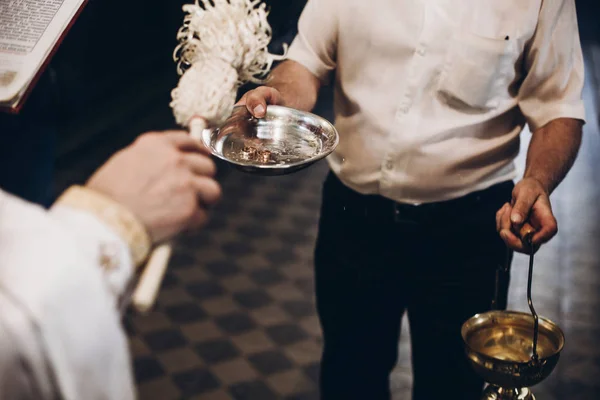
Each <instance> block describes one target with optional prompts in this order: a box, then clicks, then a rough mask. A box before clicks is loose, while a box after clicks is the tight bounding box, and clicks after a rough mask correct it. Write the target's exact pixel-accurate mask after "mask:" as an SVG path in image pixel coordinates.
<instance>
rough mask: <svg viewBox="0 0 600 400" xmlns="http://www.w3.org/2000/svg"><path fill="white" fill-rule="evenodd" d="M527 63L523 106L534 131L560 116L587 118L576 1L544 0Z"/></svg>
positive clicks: (520, 99) (531, 41)
mask: <svg viewBox="0 0 600 400" xmlns="http://www.w3.org/2000/svg"><path fill="white" fill-rule="evenodd" d="M524 63H525V74H526V75H525V79H524V80H523V83H522V85H521V88H520V90H519V107H520V109H521V111H522V113H523V115H524V116H525V118H526V120H527V123H528V125H529V127H530V129H531V131H535V130H536V129H538V128H540V127H542V126H544V125H546V124H547V123H548V122H550V121H552V120H554V119H557V118H573V119H578V120H582V121H584V120H585V108H584V104H583V99H582V91H583V84H584V63H583V55H582V51H581V43H580V40H579V31H578V25H577V15H576V11H575V2H574V0H552V1H550V0H543V3H542V6H541V8H540V15H539V18H538V26H537V29H536V32H535V34H534V36H533V38H532V39H531V40H530V42H529V44H528V46H527V48H526V51H525V55H524Z"/></svg>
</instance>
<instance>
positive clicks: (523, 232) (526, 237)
mask: <svg viewBox="0 0 600 400" xmlns="http://www.w3.org/2000/svg"><path fill="white" fill-rule="evenodd" d="M534 234H535V228H534V227H533V226H531V224H529V223H528V222H525V223H524V224H523V226H522V227H521V229H520V230H519V237H520V238H521V240H522V241H523V242H524V243H526V244H529V243H530V242H531V239H532V238H533V235H534Z"/></svg>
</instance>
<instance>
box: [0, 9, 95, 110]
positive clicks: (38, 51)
mask: <svg viewBox="0 0 600 400" xmlns="http://www.w3.org/2000/svg"><path fill="white" fill-rule="evenodd" d="M85 3H86V0H0V111H9V112H13V113H17V112H19V110H20V109H21V107H22V106H23V103H24V102H25V99H26V97H27V95H28V94H29V92H30V91H31V90H32V89H33V86H35V83H36V82H37V79H38V78H39V77H40V75H41V74H42V72H43V71H44V68H45V67H46V65H47V64H48V63H49V62H50V59H51V58H52V55H53V54H54V53H55V52H56V50H57V49H58V46H59V45H60V42H61V41H62V39H63V37H64V36H65V35H66V33H67V31H68V29H69V28H70V27H71V25H72V24H73V22H74V21H75V19H76V18H77V16H78V15H79V13H80V12H81V10H82V9H83V6H84V4H85Z"/></svg>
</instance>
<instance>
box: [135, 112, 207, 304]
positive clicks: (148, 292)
mask: <svg viewBox="0 0 600 400" xmlns="http://www.w3.org/2000/svg"><path fill="white" fill-rule="evenodd" d="M206 126H207V124H206V121H205V120H204V119H203V118H194V119H193V120H191V121H190V126H189V128H190V136H192V137H193V138H194V139H196V140H198V141H199V142H202V132H203V131H204V129H206ZM172 252H173V246H172V245H171V243H166V244H163V245H160V246H158V247H157V248H156V249H154V251H153V252H152V254H150V258H149V259H148V263H147V264H146V268H145V269H144V272H143V273H142V276H141V277H140V280H139V281H138V284H137V286H136V288H135V291H134V292H133V296H132V298H131V303H132V305H133V308H134V309H135V310H136V311H138V312H141V313H146V312H148V311H149V310H150V309H152V307H153V306H154V303H155V302H156V298H157V297H158V292H159V290H160V285H161V283H162V280H163V278H164V276H165V273H166V272H167V267H168V266H169V259H170V258H171V253H172Z"/></svg>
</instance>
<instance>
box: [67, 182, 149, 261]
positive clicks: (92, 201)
mask: <svg viewBox="0 0 600 400" xmlns="http://www.w3.org/2000/svg"><path fill="white" fill-rule="evenodd" d="M56 204H57V205H64V206H69V207H73V208H77V209H79V210H83V211H88V212H91V213H92V214H94V215H95V216H96V217H98V218H100V219H101V220H102V221H103V222H104V223H105V224H107V225H108V226H110V227H111V228H113V229H114V230H115V231H116V232H117V234H118V235H119V236H120V237H121V238H122V239H123V240H125V241H126V242H127V244H128V245H129V249H130V251H131V257H132V259H133V262H134V263H135V265H140V264H141V263H142V262H143V261H144V260H145V259H146V257H147V256H148V254H149V252H150V249H151V247H152V240H151V239H150V235H148V232H147V231H146V228H145V227H144V225H143V224H142V223H141V222H140V221H139V220H138V219H137V217H136V216H135V215H134V214H133V213H132V212H131V211H129V210H128V209H126V208H125V207H123V206H122V205H120V204H119V203H117V202H116V201H114V200H112V199H110V198H109V197H107V196H105V195H103V194H101V193H98V192H95V191H93V190H91V189H88V188H85V187H82V186H71V187H70V188H69V189H67V190H66V191H65V192H64V193H63V194H62V195H61V196H60V198H59V199H58V200H57V201H56Z"/></svg>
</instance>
